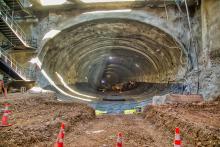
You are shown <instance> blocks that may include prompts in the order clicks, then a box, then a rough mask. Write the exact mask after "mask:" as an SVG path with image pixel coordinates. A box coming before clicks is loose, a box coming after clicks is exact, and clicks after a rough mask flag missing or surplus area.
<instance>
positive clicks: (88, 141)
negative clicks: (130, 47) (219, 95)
mask: <svg viewBox="0 0 220 147" xmlns="http://www.w3.org/2000/svg"><path fill="white" fill-rule="evenodd" d="M55 99H56V98H55V96H54V95H53V94H27V93H26V94H13V96H12V95H9V96H8V99H3V98H1V99H0V104H1V105H2V104H4V103H5V102H10V103H11V104H12V107H11V110H12V114H11V115H10V122H11V123H12V124H13V126H11V127H3V128H0V132H1V133H0V140H1V142H0V146H1V147H7V146H8V147H14V146H22V147H30V146H36V147H46V146H53V144H54V142H55V141H56V137H57V134H58V132H59V127H60V122H64V123H65V125H66V128H65V138H64V145H65V146H66V147H100V146H102V147H111V146H115V144H116V139H117V136H116V135H117V133H118V132H122V134H123V144H124V146H126V147H154V146H155V147H162V146H163V147H172V146H173V139H174V129H175V127H177V126H178V127H180V130H181V137H182V138H183V145H184V146H185V147H194V146H207V147H209V146H210V147H213V146H216V147H218V146H220V129H219V128H220V125H219V124H220V101H218V100H217V101H214V102H208V103H203V102H202V103H201V102H200V103H195V104H184V105H181V104H173V105H164V106H150V107H149V106H148V107H146V108H145V111H144V113H143V114H140V115H105V116H95V113H94V110H93V109H92V108H90V107H88V106H87V105H85V104H79V103H70V102H69V103H67V102H58V101H56V100H55ZM1 108H3V106H2V107H1Z"/></svg>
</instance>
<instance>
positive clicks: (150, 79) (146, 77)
mask: <svg viewBox="0 0 220 147" xmlns="http://www.w3.org/2000/svg"><path fill="white" fill-rule="evenodd" d="M103 16H104V15H103V13H100V14H96V15H94V14H93V13H91V14H90V13H89V14H84V15H83V16H79V17H78V18H75V19H74V20H73V21H69V23H68V25H66V26H61V27H60V28H57V29H54V30H51V31H50V33H51V32H55V34H54V35H53V36H52V37H48V38H46V39H45V37H44V38H43V45H42V49H41V51H40V53H39V55H38V58H39V61H40V63H41V69H42V70H41V71H42V73H43V75H44V76H45V77H46V79H47V80H48V81H49V82H50V83H51V85H53V87H55V88H56V89H57V90H58V91H60V92H61V93H63V94H65V95H67V96H70V97H72V98H76V99H80V100H85V101H100V100H113V101H116V100H130V99H134V100H141V99H145V98H147V97H149V96H152V95H155V94H156V93H158V92H161V91H162V90H164V89H165V88H163V87H166V86H167V84H168V83H170V82H173V81H175V82H177V83H178V81H180V80H182V79H183V78H184V75H185V74H186V71H187V66H188V64H189V62H188V56H187V51H186V49H185V48H184V46H183V45H182V43H181V40H179V39H178V38H177V37H176V36H175V32H172V29H173V28H172V26H169V25H167V24H166V23H164V22H160V21H159V19H158V18H157V17H154V18H151V17H148V18H143V17H142V15H141V14H138V13H134V12H128V13H120V14H119V13H109V15H108V14H107V17H106V14H105V17H103ZM157 19H158V20H157ZM155 20H157V21H155ZM164 26H165V27H164ZM167 26H168V27H167ZM46 35H47V34H46ZM46 35H45V36H46Z"/></svg>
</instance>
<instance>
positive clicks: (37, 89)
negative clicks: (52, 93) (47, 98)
mask: <svg viewBox="0 0 220 147" xmlns="http://www.w3.org/2000/svg"><path fill="white" fill-rule="evenodd" d="M29 91H30V93H46V92H49V91H48V90H44V89H42V88H41V87H32V88H31V89H30V90H29Z"/></svg>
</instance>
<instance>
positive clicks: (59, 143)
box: [54, 123, 64, 147]
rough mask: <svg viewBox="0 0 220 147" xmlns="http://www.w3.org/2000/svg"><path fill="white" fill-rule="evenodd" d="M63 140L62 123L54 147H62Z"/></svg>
mask: <svg viewBox="0 0 220 147" xmlns="http://www.w3.org/2000/svg"><path fill="white" fill-rule="evenodd" d="M63 139H64V123H62V124H61V127H60V132H59V134H58V136H57V141H56V143H55V145H54V147H63Z"/></svg>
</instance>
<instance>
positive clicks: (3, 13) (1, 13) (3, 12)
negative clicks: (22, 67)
mask: <svg viewBox="0 0 220 147" xmlns="http://www.w3.org/2000/svg"><path fill="white" fill-rule="evenodd" d="M0 8H1V9H0V17H1V18H2V19H3V20H4V22H5V23H6V24H7V25H8V26H9V27H10V28H11V30H12V31H13V32H14V33H15V34H16V36H17V37H18V38H19V39H20V41H21V42H22V43H23V44H24V45H25V46H27V47H31V46H32V45H33V44H32V39H31V40H28V38H27V36H26V34H25V33H24V31H23V30H22V28H21V27H20V26H19V24H18V23H17V22H16V21H14V19H13V18H12V17H11V15H10V13H9V11H8V10H7V9H6V8H5V7H4V6H3V5H1V6H0ZM33 47H35V48H36V45H33Z"/></svg>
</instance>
